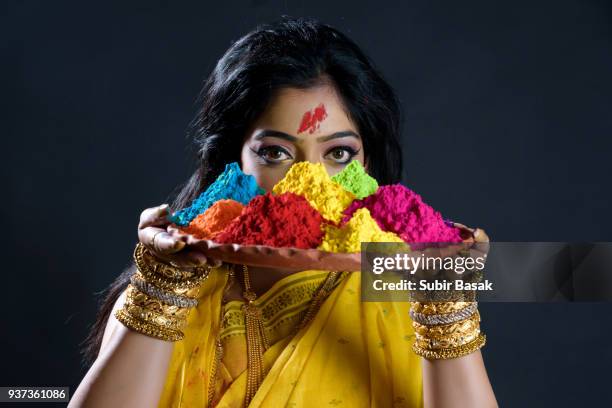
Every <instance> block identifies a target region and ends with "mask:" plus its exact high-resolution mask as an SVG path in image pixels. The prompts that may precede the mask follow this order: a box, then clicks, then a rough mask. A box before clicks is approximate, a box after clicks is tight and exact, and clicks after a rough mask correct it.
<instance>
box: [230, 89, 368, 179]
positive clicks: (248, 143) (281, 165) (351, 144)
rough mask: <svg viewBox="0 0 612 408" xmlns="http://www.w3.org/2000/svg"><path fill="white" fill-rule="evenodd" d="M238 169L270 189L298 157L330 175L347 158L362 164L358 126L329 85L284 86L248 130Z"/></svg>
mask: <svg viewBox="0 0 612 408" xmlns="http://www.w3.org/2000/svg"><path fill="white" fill-rule="evenodd" d="M241 160H242V171H243V172H244V173H246V174H251V175H253V176H254V177H255V178H256V180H257V183H258V184H259V186H260V187H261V188H263V189H264V190H266V191H272V187H274V185H275V184H276V183H277V182H279V181H280V180H281V179H282V178H283V177H284V176H285V174H286V173H287V171H288V170H289V168H290V167H291V165H292V164H294V163H297V162H299V161H309V162H312V163H322V164H323V165H324V166H325V168H326V169H327V172H328V173H329V175H330V176H333V175H334V174H336V173H338V172H340V171H341V170H342V169H343V168H344V167H345V166H346V165H347V164H348V163H350V162H351V161H352V160H359V161H360V162H361V164H362V165H363V164H364V152H363V145H362V143H361V136H360V135H359V133H358V131H357V127H356V126H355V125H354V124H353V123H352V122H351V120H350V119H349V117H348V116H347V114H346V113H345V112H344V106H343V105H342V102H341V100H340V99H339V97H338V95H337V94H336V92H335V90H334V88H333V87H331V86H329V85H321V86H318V87H316V88H311V89H296V88H284V89H282V90H280V91H279V92H278V94H277V95H276V97H275V98H274V99H273V100H272V101H271V103H270V105H269V106H268V108H267V110H266V111H265V112H264V113H263V114H262V115H261V117H259V119H257V120H256V121H255V123H254V124H253V126H251V128H250V129H249V130H248V132H247V134H246V137H245V141H244V144H243V146H242V153H241Z"/></svg>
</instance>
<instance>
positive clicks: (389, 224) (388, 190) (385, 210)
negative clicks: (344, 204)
mask: <svg viewBox="0 0 612 408" xmlns="http://www.w3.org/2000/svg"><path fill="white" fill-rule="evenodd" d="M361 208H367V209H368V210H370V213H371V215H372V217H373V218H374V219H375V220H376V222H377V223H378V226H380V228H381V229H382V230H383V231H389V232H394V233H396V234H397V235H399V236H400V237H401V238H402V239H403V240H404V241H405V242H407V243H413V242H414V243H419V242H421V243H428V242H461V236H460V234H459V229H458V228H456V227H453V226H449V225H448V224H447V223H446V222H444V220H443V219H442V216H441V215H440V213H439V212H438V211H436V210H434V209H433V208H432V207H430V206H429V205H427V204H425V203H424V202H423V200H422V199H421V196H420V195H418V194H416V193H415V192H413V191H412V190H410V189H409V188H407V187H405V186H403V185H401V184H391V185H387V186H381V187H380V188H379V189H378V190H377V191H376V193H375V194H373V195H371V196H369V197H366V198H364V199H363V200H355V201H354V202H353V203H352V204H351V205H350V207H349V208H347V209H346V211H345V212H344V213H345V217H344V218H343V220H342V221H343V222H346V221H348V220H350V219H351V216H352V217H354V216H355V215H353V213H355V214H357V212H358V211H359V209H361ZM349 222H350V221H349Z"/></svg>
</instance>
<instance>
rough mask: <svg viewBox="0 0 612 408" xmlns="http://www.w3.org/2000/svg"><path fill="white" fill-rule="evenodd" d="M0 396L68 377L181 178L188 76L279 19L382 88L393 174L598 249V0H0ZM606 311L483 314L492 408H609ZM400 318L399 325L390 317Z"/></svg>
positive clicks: (442, 198) (463, 211) (603, 230)
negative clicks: (342, 50) (391, 133)
mask: <svg viewBox="0 0 612 408" xmlns="http://www.w3.org/2000/svg"><path fill="white" fill-rule="evenodd" d="M1 7H2V19H1V21H0V34H1V36H0V47H1V51H2V57H3V63H2V65H1V67H0V72H1V78H2V83H3V92H2V96H3V97H2V98H1V102H0V103H1V104H2V109H1V111H2V133H3V137H2V140H3V144H2V146H3V155H2V160H1V164H0V166H1V167H2V175H3V179H5V182H4V189H3V190H4V193H3V197H4V198H3V206H2V219H1V221H2V224H3V225H4V226H5V228H4V233H3V234H1V235H0V236H1V240H2V241H1V244H2V252H3V260H2V292H3V293H2V296H1V298H2V306H1V310H2V314H3V317H2V329H1V333H2V340H1V344H2V369H1V370H0V385H2V386H9V385H31V386H34V385H56V386H70V387H71V390H72V391H74V390H75V389H76V386H77V385H78V383H79V382H80V380H81V378H82V376H83V375H84V373H85V370H86V367H83V366H82V365H81V363H80V360H79V355H78V352H77V349H78V346H79V342H80V341H82V339H83V338H84V336H85V335H86V332H87V327H88V325H89V324H90V323H91V322H92V321H93V318H94V315H95V310H96V297H95V296H94V294H95V293H96V292H99V291H101V290H103V289H104V288H105V287H106V286H107V285H108V284H109V283H110V281H111V280H112V279H113V278H114V277H115V276H116V275H117V274H118V273H119V272H120V271H121V270H122V268H123V267H124V266H126V265H127V264H128V262H129V261H130V256H131V252H132V249H133V246H134V244H135V242H136V224H137V220H138V216H139V213H140V211H141V210H142V209H143V208H146V207H150V206H153V205H158V204H161V203H163V202H166V201H167V200H168V196H169V195H170V194H171V192H172V191H173V190H174V189H175V188H176V187H177V186H178V185H179V184H180V183H182V182H184V181H185V179H186V178H187V177H188V175H189V174H190V172H191V169H192V168H193V167H192V166H193V163H192V161H191V156H190V155H189V154H188V151H189V141H188V139H187V138H186V137H185V135H186V130H187V125H188V123H189V121H190V120H191V119H192V117H193V114H194V113H195V110H196V105H195V99H196V96H197V93H198V91H199V89H200V86H201V84H202V81H203V80H204V78H205V77H206V75H207V74H208V73H209V72H210V70H211V69H212V67H213V66H214V64H215V62H216V60H217V59H218V58H219V57H220V56H221V55H222V53H223V52H224V51H225V50H226V49H227V47H228V46H229V45H230V44H231V42H232V41H234V40H236V39H238V38H239V37H240V36H241V35H243V34H245V33H246V32H247V31H249V30H250V29H252V28H254V26H255V25H256V24H257V23H261V22H266V21H269V20H272V19H276V18H278V17H279V16H280V15H281V14H289V15H293V16H299V15H303V16H312V17H317V18H319V19H321V20H322V21H324V22H327V23H330V24H332V25H335V26H336V27H338V28H339V29H341V30H342V31H344V32H346V33H347V34H349V36H351V37H352V38H353V39H354V40H355V41H356V42H357V43H358V44H360V45H361V46H362V47H363V48H364V50H365V51H366V52H367V53H368V54H369V55H370V56H371V57H372V58H373V60H374V61H375V63H376V64H377V65H378V67H379V68H380V69H381V71H382V72H383V74H384V76H385V77H386V78H387V79H388V80H389V82H390V83H391V84H392V86H393V87H394V88H395V89H396V91H397V93H398V95H399V97H400V99H401V101H402V104H403V112H404V119H405V123H404V129H403V130H404V132H403V138H404V139H403V145H404V152H405V162H406V170H405V180H404V181H405V183H406V184H407V185H408V186H409V187H411V188H413V189H414V190H415V191H417V192H419V193H420V194H422V195H423V197H424V198H425V200H426V201H427V202H428V203H429V204H431V205H433V206H434V207H435V208H436V209H438V210H440V211H441V212H442V214H443V215H444V216H446V217H447V218H450V219H453V220H455V221H460V222H462V223H465V224H467V225H470V226H479V227H482V228H484V229H485V231H487V233H488V234H489V236H490V237H491V239H492V240H496V241H612V239H611V233H610V230H611V227H612V222H611V221H610V217H609V212H608V208H609V206H610V202H611V193H610V182H609V176H610V174H611V173H612V165H611V157H610V156H611V155H610V153H611V151H612V149H611V147H612V142H611V139H610V138H611V136H612V133H611V130H612V115H611V114H610V113H611V112H612V109H611V108H612V79H611V78H612V76H611V74H612V33H611V28H612V24H611V16H612V13H611V11H612V7H611V5H610V3H607V2H603V1H602V2H595V1H539V2H538V1H530V2H517V1H513V2H504V3H502V2H488V1H481V2H456V1H444V2H426V1H418V2H415V1H406V2H398V4H392V3H385V2H382V1H376V2H371V3H357V2H354V1H351V2H330V1H321V2H316V1H310V2H291V4H290V2H287V1H264V0H258V1H251V2H234V1H223V2H218V3H217V4H215V3H212V2H194V3H193V4H190V5H189V6H187V5H185V4H184V3H183V2H175V3H171V2H159V3H155V4H154V3H153V2H143V3H140V4H139V3H134V2H117V3H115V4H114V5H110V4H108V3H107V2H104V3H99V4H96V3H91V2H73V3H69V2H49V1H40V2H34V1H14V2H3V5H2V6H1ZM611 312H612V305H611V304H610V303H564V304H561V303H559V304H510V303H508V304H482V305H481V313H482V316H483V323H482V325H483V329H484V331H485V332H486V333H487V335H488V340H489V341H488V344H487V346H486V347H485V348H484V349H483V354H484V357H485V362H486V364H487V368H488V372H489V375H490V378H491V381H492V384H493V387H494V390H495V392H496V395H497V398H498V400H499V402H500V404H501V406H504V407H531V406H534V407H535V406H538V407H553V406H554V407H561V406H563V407H570V406H572V407H574V406H606V405H607V406H609V404H610V396H609V395H610V394H609V389H608V387H609V375H608V374H607V373H608V372H609V365H610V363H611V362H612V346H611V345H610V341H609V339H610V337H609V336H610V334H611V330H610V328H609V322H610V314H611ZM407 318H408V317H407Z"/></svg>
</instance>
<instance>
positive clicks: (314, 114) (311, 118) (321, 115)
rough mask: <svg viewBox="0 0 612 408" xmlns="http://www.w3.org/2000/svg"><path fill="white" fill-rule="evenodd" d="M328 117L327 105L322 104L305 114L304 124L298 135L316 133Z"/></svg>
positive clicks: (301, 125)
mask: <svg viewBox="0 0 612 408" xmlns="http://www.w3.org/2000/svg"><path fill="white" fill-rule="evenodd" d="M326 117H327V111H326V110H325V105H323V104H320V105H319V106H317V107H316V108H314V109H313V110H311V111H308V112H305V113H304V116H303V117H302V123H301V124H300V128H299V129H298V133H302V132H305V131H308V133H314V132H315V131H316V130H317V129H319V125H320V124H321V122H322V121H323V119H325V118H326Z"/></svg>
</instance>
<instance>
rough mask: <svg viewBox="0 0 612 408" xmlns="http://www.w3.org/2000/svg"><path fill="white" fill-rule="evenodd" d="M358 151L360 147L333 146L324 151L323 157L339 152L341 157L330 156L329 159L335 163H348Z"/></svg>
mask: <svg viewBox="0 0 612 408" xmlns="http://www.w3.org/2000/svg"><path fill="white" fill-rule="evenodd" d="M360 151H361V149H358V150H355V149H354V148H352V147H351V146H334V147H332V148H331V149H329V150H328V151H327V153H325V156H324V157H327V156H329V155H333V154H334V153H337V152H340V153H342V156H341V157H332V158H331V160H333V161H335V162H336V164H348V163H350V161H351V160H352V159H353V157H355V156H356V155H357V154H358V153H359V152H360Z"/></svg>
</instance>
